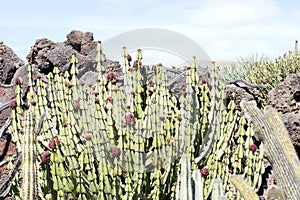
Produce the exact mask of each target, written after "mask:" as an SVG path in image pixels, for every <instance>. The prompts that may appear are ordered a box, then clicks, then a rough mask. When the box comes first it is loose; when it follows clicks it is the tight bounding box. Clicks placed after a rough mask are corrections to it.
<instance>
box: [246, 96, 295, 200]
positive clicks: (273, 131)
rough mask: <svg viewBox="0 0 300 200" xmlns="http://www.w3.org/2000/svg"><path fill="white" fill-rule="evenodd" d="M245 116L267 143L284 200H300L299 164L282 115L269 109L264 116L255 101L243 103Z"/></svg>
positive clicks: (269, 156) (268, 156)
mask: <svg viewBox="0 0 300 200" xmlns="http://www.w3.org/2000/svg"><path fill="white" fill-rule="evenodd" d="M241 106H242V108H243V109H244V110H245V112H246V117H247V118H248V119H249V120H250V121H251V122H252V123H253V125H254V127H255V132H256V135H257V137H258V138H259V139H260V140H261V141H264V143H265V146H266V151H267V158H268V159H269V161H270V162H271V164H273V165H274V171H275V174H276V177H277V178H276V182H277V183H278V186H279V187H280V188H281V190H282V192H283V194H284V198H285V199H291V200H293V199H295V200H296V199H299V198H300V190H299V188H300V173H299V172H300V170H299V166H300V161H299V159H298V156H297V154H296V151H295V149H294V148H293V145H292V142H291V140H290V138H289V135H288V132H287V130H286V128H285V126H284V124H283V122H282V121H281V120H280V117H279V114H278V113H277V112H276V111H275V110H274V109H273V108H272V107H269V106H267V107H266V108H265V110H264V112H265V115H263V113H262V112H261V111H260V110H259V109H258V108H257V107H256V105H255V102H245V101H243V102H242V103H241Z"/></svg>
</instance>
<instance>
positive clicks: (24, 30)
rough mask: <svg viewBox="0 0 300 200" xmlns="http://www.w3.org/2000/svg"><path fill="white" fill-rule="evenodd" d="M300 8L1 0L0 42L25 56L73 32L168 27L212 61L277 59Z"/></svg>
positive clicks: (267, 0)
mask: <svg viewBox="0 0 300 200" xmlns="http://www.w3.org/2000/svg"><path fill="white" fill-rule="evenodd" d="M299 8H300V3H299V1H294V0H293V1H292V0H214V1H211V0H144V1H142V0H126V1H125V0H84V1H83V0H72V1H63V0H48V1H46V0H22V1H20V0H7V1H5V0H2V1H0V9H1V12H0V41H4V44H6V45H8V46H9V47H11V48H12V49H13V50H14V51H15V53H16V54H17V55H18V56H20V57H21V58H22V59H25V57H26V55H27V54H28V53H29V51H30V47H31V46H33V45H34V43H35V41H36V39H40V38H48V39H51V40H53V41H55V42H63V41H65V40H66V35H67V34H68V33H69V32H70V31H71V30H80V31H84V32H86V31H90V32H93V33H94V39H95V40H101V41H106V40H109V39H110V38H112V37H113V36H116V35H118V34H120V33H123V32H126V31H130V30H134V29H140V28H163V29H167V30H171V31H176V32H178V33H180V34H183V35H185V36H187V37H188V38H190V39H192V40H193V41H195V42H196V43H197V44H199V45H200V46H201V47H202V48H203V49H204V50H205V52H207V54H208V55H209V57H210V58H211V59H212V60H236V59H237V58H241V57H242V58H247V57H250V56H252V55H254V54H258V55H265V56H268V57H270V58H274V57H277V56H279V55H282V54H284V53H285V52H287V51H289V50H293V49H294V43H295V40H298V39H300V20H299V18H300V12H299ZM104 53H105V49H104ZM163 57H164V56H162V59H163Z"/></svg>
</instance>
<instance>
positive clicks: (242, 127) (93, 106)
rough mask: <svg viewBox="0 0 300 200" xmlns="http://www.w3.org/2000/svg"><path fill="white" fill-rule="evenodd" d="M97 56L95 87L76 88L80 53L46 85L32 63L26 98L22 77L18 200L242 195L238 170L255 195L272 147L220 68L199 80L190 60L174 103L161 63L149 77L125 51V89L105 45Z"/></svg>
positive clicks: (16, 125)
mask: <svg viewBox="0 0 300 200" xmlns="http://www.w3.org/2000/svg"><path fill="white" fill-rule="evenodd" d="M97 50H98V53H97V58H96V61H97V62H96V64H97V66H98V67H97V69H98V73H99V75H98V80H97V82H96V83H95V85H91V86H87V85H85V84H84V83H79V81H78V79H77V74H78V69H77V64H78V60H77V58H76V54H75V53H73V54H72V57H71V59H70V61H71V63H70V69H69V71H66V72H64V73H62V72H61V71H60V70H59V68H58V66H55V67H54V69H53V72H52V73H49V74H48V75H47V78H46V79H47V81H46V82H44V81H42V80H41V79H39V78H34V77H33V70H34V68H33V67H32V66H31V65H28V79H29V88H28V92H27V94H26V98H23V93H22V81H21V79H19V81H18V83H17V86H16V99H15V102H14V103H13V106H12V114H11V125H10V127H9V133H10V134H12V137H13V140H14V142H16V144H17V149H18V150H22V155H23V159H22V163H23V165H22V169H21V171H20V172H14V173H15V176H14V178H11V179H12V180H9V181H10V182H11V184H10V185H11V192H12V193H13V194H14V196H15V198H16V199H209V198H211V199H226V198H227V199H242V197H243V193H242V192H241V191H239V188H238V187H235V183H236V182H234V181H231V178H230V177H231V175H237V174H243V178H244V179H245V180H246V182H247V184H248V186H249V187H251V189H252V190H253V191H254V193H255V191H256V189H257V188H259V187H260V185H261V182H262V174H263V173H264V166H263V161H264V153H265V146H266V144H265V143H267V142H268V141H265V140H263V138H262V140H261V141H259V140H257V139H256V138H255V131H254V127H256V126H255V125H256V123H253V124H252V123H250V122H248V121H247V119H246V118H245V116H243V115H241V112H240V111H239V110H238V109H236V107H237V105H236V102H235V95H231V98H230V101H228V102H227V101H226V94H225V91H224V89H225V85H224V84H223V83H222V82H220V81H219V80H218V78H217V75H216V70H217V69H216V66H215V65H213V67H212V69H211V74H210V77H209V79H208V80H206V81H200V78H199V77H200V75H199V74H198V72H197V66H198V64H197V61H196V58H195V57H194V58H193V61H192V63H191V67H190V68H189V69H188V70H187V71H186V87H185V91H183V93H182V94H181V95H180V97H179V98H177V97H176V96H175V95H173V94H172V93H171V92H170V90H169V88H168V80H167V76H166V70H165V69H164V68H163V67H161V66H156V67H155V71H154V74H153V79H152V80H151V82H149V81H148V80H147V69H144V68H143V66H142V57H143V56H142V51H141V50H138V52H137V56H136V62H135V63H134V64H133V65H132V66H131V65H130V62H131V59H132V57H131V56H130V57H129V56H128V55H129V54H128V53H127V51H126V48H123V53H122V56H123V59H124V69H125V70H124V84H123V85H121V86H118V85H117V84H116V83H117V78H116V76H115V74H114V73H113V72H106V70H105V66H103V57H102V47H101V43H100V42H99V43H98V47H97ZM130 58H131V59H130ZM129 69H132V70H129ZM105 72H106V73H105ZM28 102H35V103H28ZM24 105H26V106H24ZM253 117H254V118H255V117H256V116H255V115H254V116H253ZM259 117H262V116H260V115H259V116H258V118H259ZM259 128H260V129H263V128H262V127H259ZM268 131H269V132H270V133H269V132H268V133H266V134H273V132H274V130H268ZM276 139H277V140H280V139H281V138H276ZM282 148H284V147H282ZM288 148H291V146H288ZM286 155H287V157H288V158H290V157H291V156H293V155H292V153H287V154H286ZM275 158H276V161H277V160H278V159H279V158H277V157H276V156H275ZM293 158H294V157H293ZM287 160H289V161H290V162H291V165H292V167H295V165H296V163H293V162H292V160H290V159H287ZM295 162H296V161H295ZM275 163H276V162H275ZM277 164H278V163H277ZM14 169H15V168H14ZM13 171H15V170H13ZM295 173H296V174H297V173H298V171H295ZM12 176H13V175H12ZM297 176H298V175H297ZM19 180H21V181H19ZM7 181H8V180H7ZM21 182H23V184H20V183H21ZM279 182H280V181H279ZM6 183H7V182H6ZM6 183H5V184H6ZM3 187H4V186H3ZM0 191H1V193H4V192H2V191H4V190H2V188H0Z"/></svg>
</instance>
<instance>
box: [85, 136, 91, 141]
mask: <svg viewBox="0 0 300 200" xmlns="http://www.w3.org/2000/svg"><path fill="white" fill-rule="evenodd" d="M84 138H85V139H86V140H91V139H92V136H91V135H86V136H85V137H84Z"/></svg>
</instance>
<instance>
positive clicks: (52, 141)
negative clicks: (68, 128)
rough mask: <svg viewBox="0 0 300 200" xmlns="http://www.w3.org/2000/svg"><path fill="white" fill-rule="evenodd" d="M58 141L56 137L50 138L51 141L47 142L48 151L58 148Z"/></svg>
mask: <svg viewBox="0 0 300 200" xmlns="http://www.w3.org/2000/svg"><path fill="white" fill-rule="evenodd" d="M60 145H61V144H60V140H59V139H58V137H57V136H56V137H54V138H52V140H51V141H50V142H49V144H48V146H49V148H50V149H55V147H56V146H57V147H60Z"/></svg>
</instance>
